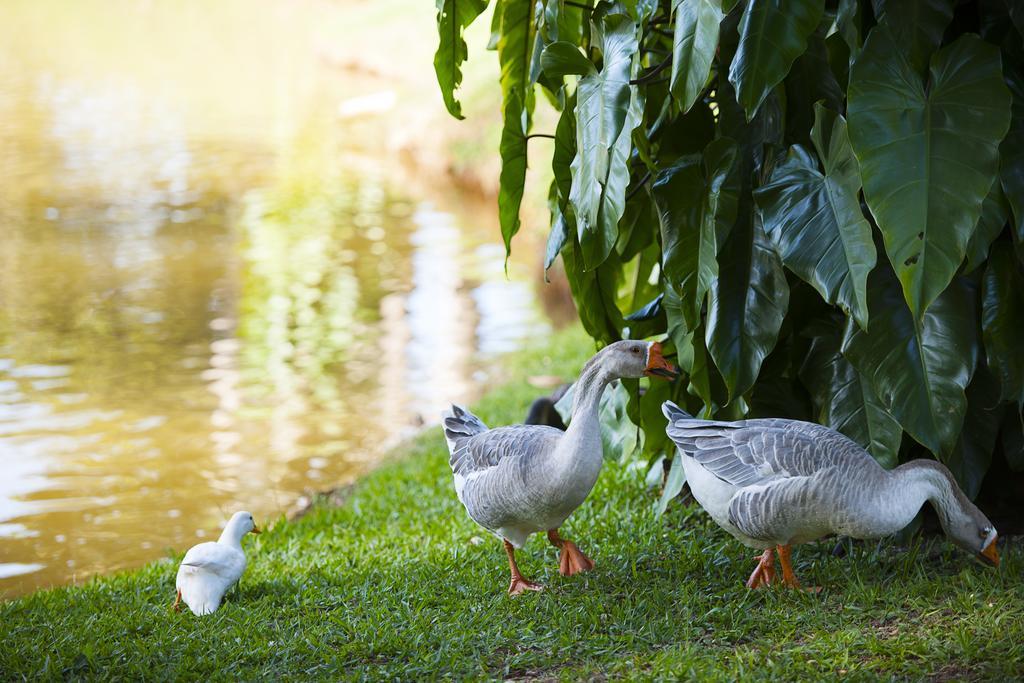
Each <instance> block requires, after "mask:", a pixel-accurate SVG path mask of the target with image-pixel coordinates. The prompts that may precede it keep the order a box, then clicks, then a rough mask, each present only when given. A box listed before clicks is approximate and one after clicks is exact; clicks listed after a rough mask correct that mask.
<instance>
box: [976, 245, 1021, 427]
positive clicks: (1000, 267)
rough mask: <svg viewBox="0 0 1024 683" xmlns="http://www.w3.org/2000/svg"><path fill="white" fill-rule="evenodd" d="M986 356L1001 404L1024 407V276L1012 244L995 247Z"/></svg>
mask: <svg viewBox="0 0 1024 683" xmlns="http://www.w3.org/2000/svg"><path fill="white" fill-rule="evenodd" d="M981 321H982V337H983V339H984V340H985V355H986V357H987V358H988V366H989V367H990V368H991V369H992V372H993V373H994V374H995V376H996V378H997V379H998V380H999V384H1000V386H1001V389H1002V391H1001V400H1004V401H1016V402H1017V405H1018V406H1019V407H1024V273H1022V272H1021V265H1020V263H1019V262H1018V261H1017V259H1016V258H1014V254H1013V248H1012V246H1011V245H1010V243H1009V242H1005V241H1001V242H996V243H995V244H994V245H992V251H991V252H990V253H989V257H988V265H987V266H986V268H985V280H984V284H983V287H982V315H981Z"/></svg>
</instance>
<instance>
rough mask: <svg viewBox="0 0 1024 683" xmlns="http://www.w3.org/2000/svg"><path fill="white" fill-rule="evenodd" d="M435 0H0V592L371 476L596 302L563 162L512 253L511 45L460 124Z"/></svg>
mask: <svg viewBox="0 0 1024 683" xmlns="http://www.w3.org/2000/svg"><path fill="white" fill-rule="evenodd" d="M434 13H435V11H434V8H433V6H432V3H429V2H423V1H422V0H416V1H414V0H407V1H404V2H399V1H395V0H373V1H371V0H4V2H3V3H0V81H2V82H3V83H4V87H3V88H2V89H0V467H2V474H0V596H3V597H10V596H12V595H16V594H19V593H23V592H27V591H29V590H32V589H35V588H38V587H41V586H46V585H52V584H56V583H69V582H80V581H82V580H84V579H86V578H87V577H89V576H90V575H93V574H95V573H98V572H104V571H110V570H116V569H121V568H126V567H131V566H137V565H139V564H142V563H144V562H146V561H149V560H152V559H154V558H157V557H161V556H165V555H166V554H167V553H168V552H169V550H170V549H176V550H178V551H181V550H184V549H185V548H187V547H188V546H190V545H192V544H193V543H195V542H197V541H199V540H202V539H204V538H206V539H212V538H214V537H215V536H216V535H217V534H218V533H219V527H220V525H221V524H222V522H223V520H224V519H225V518H226V517H227V516H228V515H229V514H230V513H231V512H232V511H234V510H237V509H248V510H251V511H252V512H253V513H255V514H256V516H257V518H258V519H261V520H268V518H274V517H276V516H279V515H281V514H284V513H286V512H287V511H288V510H290V509H292V508H293V507H294V506H295V505H296V502H297V501H298V500H299V499H300V498H301V497H302V496H303V495H308V494H309V493H310V492H312V491H316V490H322V489H328V488H332V487H336V486H339V485H343V484H345V483H347V482H350V481H351V480H352V479H353V478H354V477H356V476H357V475H358V474H360V473H361V472H364V471H366V469H367V468H369V467H372V465H373V464H374V462H376V461H377V460H379V458H380V457H381V456H382V455H383V453H384V452H385V451H386V450H387V449H388V448H390V447H393V446H394V445H395V444H396V443H398V442H399V440H400V439H401V438H402V437H404V436H407V435H408V434H409V433H411V432H412V431H415V430H416V429H418V428H420V427H421V426H422V425H423V424H424V423H430V422H432V421H435V420H436V417H437V414H438V412H439V411H440V410H441V408H442V407H444V406H445V405H446V404H447V403H449V402H451V401H468V400H471V399H472V398H473V397H474V396H475V395H476V394H477V392H478V390H479V388H480V387H481V386H482V384H483V383H484V382H486V381H488V379H493V378H490V377H489V375H488V372H491V371H490V370H489V369H488V367H489V366H488V363H487V361H488V359H489V358H491V357H493V356H494V355H495V354H499V353H501V352H503V351H506V350H509V349H511V348H514V347H516V346H517V345H518V344H519V343H520V342H522V341H523V340H524V339H527V338H535V337H538V336H542V335H544V334H545V333H546V332H547V331H548V330H550V329H551V327H552V326H555V325H558V324H560V323H561V322H563V321H565V320H567V319H568V318H570V317H571V316H573V312H572V308H571V303H569V299H568V294H567V292H566V288H565V287H564V285H562V284H560V283H559V282H558V280H557V278H555V282H554V283H552V284H544V278H543V275H542V267H541V260H542V252H541V249H542V245H543V239H544V234H543V233H544V230H543V228H544V227H546V225H547V216H546V214H545V213H544V212H543V207H544V203H543V201H542V199H543V196H544V194H545V189H546V183H544V182H542V180H543V179H542V178H541V179H540V180H539V181H538V179H537V178H535V177H532V179H528V182H527V187H528V194H527V201H526V202H525V203H524V225H525V228H524V232H523V234H521V236H520V237H518V238H517V248H516V249H515V250H514V253H513V260H512V261H511V263H510V264H509V268H508V276H507V277H506V275H505V268H504V265H505V264H504V249H503V247H502V245H501V242H500V236H499V233H498V228H497V219H496V208H495V202H494V198H493V194H494V192H495V191H496V184H497V169H498V159H497V154H496V152H497V140H498V136H499V131H500V128H499V126H500V112H499V97H500V95H499V92H498V89H497V87H496V80H497V76H498V71H497V64H496V59H495V57H494V53H492V52H488V53H483V52H482V51H480V50H479V49H471V50H470V52H471V54H472V55H473V58H472V59H471V60H470V62H469V63H468V65H467V75H466V82H465V86H464V88H463V94H462V101H463V109H464V112H465V113H466V115H467V118H468V119H469V121H468V122H463V123H461V124H460V123H459V122H456V121H454V120H451V119H450V118H449V117H448V115H447V114H446V113H445V112H444V108H443V106H442V104H441V98H440V95H439V93H438V89H437V84H436V80H435V77H434V73H433V68H432V59H433V52H434V50H435V49H436V30H435V27H434V22H435V18H434ZM488 25H489V19H484V20H480V21H477V22H476V24H475V25H474V27H473V29H472V30H471V31H470V33H469V35H468V36H467V40H468V41H469V42H470V43H471V45H475V46H477V47H482V45H483V44H485V43H486V41H487V27H488ZM480 55H483V56H482V57H481V56H480ZM544 173H545V172H544V170H543V169H541V170H538V171H531V174H533V176H536V175H538V174H539V175H540V176H543V175H544ZM197 530H198V531H197Z"/></svg>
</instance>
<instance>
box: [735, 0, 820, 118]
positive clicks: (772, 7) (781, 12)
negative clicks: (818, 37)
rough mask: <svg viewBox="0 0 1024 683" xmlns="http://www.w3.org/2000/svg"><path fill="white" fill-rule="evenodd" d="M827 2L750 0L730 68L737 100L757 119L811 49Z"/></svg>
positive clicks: (809, 0) (813, 0) (740, 27)
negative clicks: (773, 92) (772, 93)
mask: <svg viewBox="0 0 1024 683" xmlns="http://www.w3.org/2000/svg"><path fill="white" fill-rule="evenodd" d="M824 9H825V2H824V0H789V1H788V2H779V0H749V2H747V6H746V8H745V9H744V10H743V17H742V19H740V25H739V32H740V43H739V48H738V49H737V51H736V55H735V56H734V57H733V59H732V63H731V64H730V65H729V82H730V83H732V84H733V87H735V88H736V101H737V102H739V103H740V106H742V107H743V111H745V112H746V115H747V120H748V121H750V120H751V119H753V118H754V114H756V113H757V110H758V108H759V107H760V106H761V102H763V101H764V98H765V97H766V96H767V95H768V93H769V92H770V91H771V89H772V88H774V87H775V86H776V85H778V84H779V83H780V82H781V81H782V79H783V78H785V77H786V74H788V73H789V69H790V67H791V66H793V61H794V60H796V58H797V57H799V56H800V55H801V54H803V52H804V50H805V49H806V48H807V38H808V36H810V35H811V33H813V32H814V29H816V28H817V27H818V23H819V22H820V21H821V17H822V14H823V12H824Z"/></svg>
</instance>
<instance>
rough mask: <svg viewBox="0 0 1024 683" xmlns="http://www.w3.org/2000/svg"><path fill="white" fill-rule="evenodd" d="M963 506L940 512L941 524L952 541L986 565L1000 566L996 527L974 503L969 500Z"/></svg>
mask: <svg viewBox="0 0 1024 683" xmlns="http://www.w3.org/2000/svg"><path fill="white" fill-rule="evenodd" d="M963 503H964V504H963V505H960V506H956V507H952V508H947V509H946V510H945V511H944V512H941V511H940V512H939V522H940V523H941V524H942V529H943V531H945V532H946V535H947V536H949V538H950V540H951V541H953V542H954V543H956V544H957V545H958V546H960V547H961V548H963V549H964V550H966V551H967V552H969V553H971V554H972V555H974V556H976V557H977V558H978V559H979V560H981V561H982V562H984V563H985V564H988V565H991V566H993V567H998V566H999V552H998V551H997V550H996V538H997V537H998V534H997V533H996V528H995V526H993V525H992V522H990V521H989V519H988V517H986V516H985V515H984V514H983V513H982V512H981V510H979V509H978V508H977V507H976V506H975V505H974V503H971V502H970V501H968V500H966V499H965V500H964V501H963Z"/></svg>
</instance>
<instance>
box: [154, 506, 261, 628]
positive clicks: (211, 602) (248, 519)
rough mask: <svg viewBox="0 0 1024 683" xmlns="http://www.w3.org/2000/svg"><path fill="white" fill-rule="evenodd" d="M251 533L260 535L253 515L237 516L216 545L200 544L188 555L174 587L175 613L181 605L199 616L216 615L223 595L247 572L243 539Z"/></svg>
mask: <svg viewBox="0 0 1024 683" xmlns="http://www.w3.org/2000/svg"><path fill="white" fill-rule="evenodd" d="M250 532H252V533H254V534H258V533H260V530H259V529H258V528H257V527H256V522H255V521H254V520H253V518H252V515H251V514H249V513H248V512H236V513H235V514H234V515H232V516H231V519H230V520H229V521H228V525H227V526H226V527H224V532H223V533H222V534H221V535H220V538H219V539H217V541H216V542H213V541H209V542H207V543H200V544H199V545H196V546H192V548H191V549H190V550H189V551H188V552H187V553H185V557H184V558H183V559H182V560H181V566H180V567H179V568H178V579H177V581H176V583H175V585H176V587H177V589H178V597H177V598H175V600H174V605H173V607H174V609H175V611H177V610H179V609H181V608H180V603H181V602H182V601H184V603H185V604H186V605H188V608H189V609H190V610H192V612H193V614H196V615H198V616H202V615H204V614H211V613H213V612H216V611H217V608H218V607H220V601H221V599H222V598H223V597H224V594H225V593H227V591H228V589H229V588H231V587H232V586H234V585H235V584H236V583H237V582H238V579H240V578H242V572H244V571H245V565H246V561H245V553H244V552H243V551H242V537H243V536H245V535H246V534H248V533H250Z"/></svg>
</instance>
